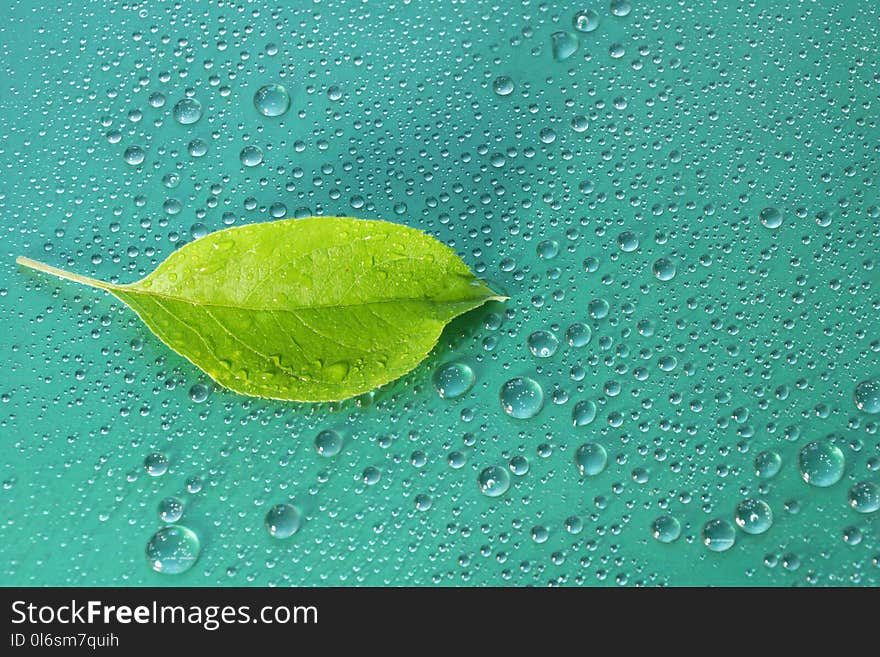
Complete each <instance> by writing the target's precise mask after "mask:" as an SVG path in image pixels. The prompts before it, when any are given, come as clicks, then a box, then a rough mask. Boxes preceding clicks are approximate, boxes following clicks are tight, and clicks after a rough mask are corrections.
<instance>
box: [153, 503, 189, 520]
mask: <svg viewBox="0 0 880 657" xmlns="http://www.w3.org/2000/svg"><path fill="white" fill-rule="evenodd" d="M182 516H183V502H181V501H180V498H177V497H166V498H165V499H164V500H162V501H161V502H159V518H160V519H161V520H162V522H177V521H178V520H180V518H181V517H182Z"/></svg>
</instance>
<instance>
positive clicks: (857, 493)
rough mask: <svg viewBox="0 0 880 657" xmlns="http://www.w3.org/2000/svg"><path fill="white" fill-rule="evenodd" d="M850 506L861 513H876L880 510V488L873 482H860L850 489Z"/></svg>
mask: <svg viewBox="0 0 880 657" xmlns="http://www.w3.org/2000/svg"><path fill="white" fill-rule="evenodd" d="M847 499H848V500H849V505H850V507H852V508H853V509H855V510H856V511H858V512H859V513H874V511H876V510H877V509H880V486H877V484H875V483H873V482H871V481H860V482H859V483H857V484H855V485H853V487H852V488H850V489H849V493H848V494H847Z"/></svg>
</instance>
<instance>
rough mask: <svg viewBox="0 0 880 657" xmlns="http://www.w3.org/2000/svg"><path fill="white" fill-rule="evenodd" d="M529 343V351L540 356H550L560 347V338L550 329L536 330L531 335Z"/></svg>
mask: <svg viewBox="0 0 880 657" xmlns="http://www.w3.org/2000/svg"><path fill="white" fill-rule="evenodd" d="M527 343H528V345H529V351H531V352H532V355H533V356H537V357H538V358H550V357H551V356H552V355H553V354H555V353H556V349H557V348H558V347H559V339H558V338H557V337H556V336H555V335H553V334H552V333H551V332H550V331H535V332H534V333H532V334H531V335H530V336H529V338H528V340H527Z"/></svg>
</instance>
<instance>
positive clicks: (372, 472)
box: [361, 465, 382, 486]
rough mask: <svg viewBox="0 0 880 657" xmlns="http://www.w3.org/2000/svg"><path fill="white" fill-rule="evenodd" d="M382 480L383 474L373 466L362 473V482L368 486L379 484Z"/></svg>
mask: <svg viewBox="0 0 880 657" xmlns="http://www.w3.org/2000/svg"><path fill="white" fill-rule="evenodd" d="M381 478H382V473H381V472H380V471H379V469H378V468H374V467H373V466H372V465H371V466H370V467H368V468H364V471H363V472H362V473H361V481H362V482H364V483H365V484H366V485H367V486H374V485H375V484H378V483H379V480H380V479H381Z"/></svg>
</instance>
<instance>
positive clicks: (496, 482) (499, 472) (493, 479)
mask: <svg viewBox="0 0 880 657" xmlns="http://www.w3.org/2000/svg"><path fill="white" fill-rule="evenodd" d="M477 483H478V484H479V485H480V491H482V493H483V495H485V496H487V497H499V496H501V495H504V493H506V492H507V489H508V488H510V474H508V472H507V470H506V469H505V468H502V467H500V466H497V465H490V466H489V467H488V468H486V469H484V470H483V471H482V472H481V473H480V476H479V477H477Z"/></svg>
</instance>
